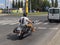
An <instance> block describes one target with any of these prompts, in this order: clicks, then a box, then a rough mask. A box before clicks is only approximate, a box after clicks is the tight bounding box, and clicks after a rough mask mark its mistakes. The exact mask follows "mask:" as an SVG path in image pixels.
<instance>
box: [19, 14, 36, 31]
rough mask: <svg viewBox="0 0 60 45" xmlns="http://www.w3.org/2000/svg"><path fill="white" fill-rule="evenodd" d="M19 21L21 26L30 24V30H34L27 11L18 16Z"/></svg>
mask: <svg viewBox="0 0 60 45" xmlns="http://www.w3.org/2000/svg"><path fill="white" fill-rule="evenodd" d="M19 22H20V25H21V26H25V25H26V26H30V27H31V28H32V31H33V32H34V31H35V29H34V27H33V25H32V21H31V20H30V19H29V18H27V13H24V14H23V17H21V18H20V20H19Z"/></svg>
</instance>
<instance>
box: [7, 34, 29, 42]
mask: <svg viewBox="0 0 60 45" xmlns="http://www.w3.org/2000/svg"><path fill="white" fill-rule="evenodd" d="M28 36H30V35H26V36H24V37H23V38H22V39H19V37H17V35H16V34H8V35H7V39H9V40H13V41H15V40H23V39H24V38H26V37H28Z"/></svg>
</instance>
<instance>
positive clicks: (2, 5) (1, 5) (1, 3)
mask: <svg viewBox="0 0 60 45" xmlns="http://www.w3.org/2000/svg"><path fill="white" fill-rule="evenodd" d="M11 2H12V0H6V6H9V8H11V7H12V5H11ZM49 2H51V0H49ZM58 7H60V0H58ZM0 8H5V0H0Z"/></svg>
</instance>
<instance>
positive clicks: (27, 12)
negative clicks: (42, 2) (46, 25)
mask: <svg viewBox="0 0 60 45" xmlns="http://www.w3.org/2000/svg"><path fill="white" fill-rule="evenodd" d="M26 13H27V14H28V0H26Z"/></svg>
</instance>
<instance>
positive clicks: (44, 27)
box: [38, 27, 47, 29]
mask: <svg viewBox="0 0 60 45" xmlns="http://www.w3.org/2000/svg"><path fill="white" fill-rule="evenodd" d="M38 29H47V28H46V27H38Z"/></svg>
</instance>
